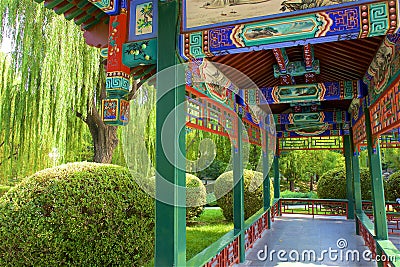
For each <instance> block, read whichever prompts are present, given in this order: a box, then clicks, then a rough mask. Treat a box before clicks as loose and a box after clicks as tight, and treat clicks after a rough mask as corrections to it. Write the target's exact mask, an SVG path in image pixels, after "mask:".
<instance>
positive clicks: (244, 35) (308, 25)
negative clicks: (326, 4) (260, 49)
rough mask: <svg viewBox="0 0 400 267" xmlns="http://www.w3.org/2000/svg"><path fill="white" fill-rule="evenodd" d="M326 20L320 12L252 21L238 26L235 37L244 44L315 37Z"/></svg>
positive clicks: (251, 44) (250, 44)
mask: <svg viewBox="0 0 400 267" xmlns="http://www.w3.org/2000/svg"><path fill="white" fill-rule="evenodd" d="M326 23H327V22H326V20H325V19H324V18H323V17H320V16H319V15H318V14H312V15H304V16H299V17H293V18H285V19H278V20H271V21H266V22H259V23H252V24H247V25H243V26H241V27H237V28H236V29H235V30H236V31H234V32H233V34H234V37H235V39H237V41H240V42H241V43H242V44H243V46H253V45H261V44H267V43H272V42H285V41H292V40H298V39H306V38H314V37H315V36H318V35H319V33H320V29H321V28H322V26H323V25H324V24H326Z"/></svg>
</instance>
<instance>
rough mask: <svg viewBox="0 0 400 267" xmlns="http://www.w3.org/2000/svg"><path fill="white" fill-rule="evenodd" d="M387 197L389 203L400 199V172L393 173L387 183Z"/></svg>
mask: <svg viewBox="0 0 400 267" xmlns="http://www.w3.org/2000/svg"><path fill="white" fill-rule="evenodd" d="M385 189H386V190H385V197H386V199H387V200H388V201H396V199H397V198H400V171H398V172H395V173H393V174H392V175H390V176H389V179H388V180H387V181H386V183H385Z"/></svg>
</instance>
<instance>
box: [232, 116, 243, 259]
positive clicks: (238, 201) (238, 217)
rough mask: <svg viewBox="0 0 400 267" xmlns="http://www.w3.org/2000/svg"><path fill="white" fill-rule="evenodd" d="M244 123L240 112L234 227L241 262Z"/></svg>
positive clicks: (235, 170)
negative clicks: (237, 237)
mask: <svg viewBox="0 0 400 267" xmlns="http://www.w3.org/2000/svg"><path fill="white" fill-rule="evenodd" d="M242 131H243V123H242V116H241V114H239V117H238V127H237V132H238V134H237V136H238V139H237V147H233V149H234V153H233V183H234V187H233V227H234V232H235V234H238V233H240V236H239V256H240V262H244V261H245V234H244V231H243V229H244V181H243V140H242Z"/></svg>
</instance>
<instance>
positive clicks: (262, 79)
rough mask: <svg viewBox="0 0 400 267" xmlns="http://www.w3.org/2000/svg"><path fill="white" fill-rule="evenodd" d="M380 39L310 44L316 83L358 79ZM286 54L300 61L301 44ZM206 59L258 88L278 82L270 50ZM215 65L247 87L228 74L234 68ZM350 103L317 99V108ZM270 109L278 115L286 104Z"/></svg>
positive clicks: (301, 78) (300, 79)
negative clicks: (315, 63) (317, 67)
mask: <svg viewBox="0 0 400 267" xmlns="http://www.w3.org/2000/svg"><path fill="white" fill-rule="evenodd" d="M384 38H385V37H384V36H376V37H369V38H363V39H355V40H345V41H339V42H328V43H321V44H315V45H313V49H314V57H315V59H317V60H319V62H320V74H317V75H316V82H318V83H323V82H339V81H348V80H360V79H362V78H363V76H364V75H365V73H366V72H367V69H368V67H369V65H370V64H371V62H372V59H373V58H374V56H375V54H376V52H377V50H378V48H379V46H380V45H381V43H382V41H383V39H384ZM286 53H287V56H288V58H289V61H290V62H293V61H304V58H303V46H293V47H288V48H286ZM210 60H211V61H213V62H217V63H221V64H224V65H227V66H229V67H232V68H234V69H237V70H239V71H241V72H243V73H244V74H246V75H247V76H248V77H249V78H250V79H251V80H252V81H253V82H254V83H255V84H256V85H257V86H258V87H259V88H265V87H273V86H278V85H280V80H279V78H275V77H274V72H273V65H275V64H277V60H276V58H275V56H274V53H273V50H272V49H271V50H261V51H254V52H248V53H239V54H228V55H222V56H215V57H213V58H211V59H210ZM219 68H220V69H221V71H223V73H224V74H225V75H226V76H227V77H228V78H230V79H232V80H235V82H236V83H238V84H237V85H238V87H241V88H246V87H247V86H248V81H245V80H237V79H235V78H234V77H232V75H233V73H234V71H233V70H231V69H230V68H227V67H224V66H219ZM294 80H295V84H305V83H306V81H305V77H304V76H297V77H294ZM350 103H351V100H340V101H324V102H321V108H322V109H323V110H331V109H338V110H348V108H349V105H350ZM270 108H271V110H272V112H273V113H275V114H279V113H283V112H285V111H289V110H290V104H287V103H280V104H272V105H270Z"/></svg>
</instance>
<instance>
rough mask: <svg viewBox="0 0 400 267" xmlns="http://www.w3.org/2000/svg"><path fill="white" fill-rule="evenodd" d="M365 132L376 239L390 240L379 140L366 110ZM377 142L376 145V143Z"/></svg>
mask: <svg viewBox="0 0 400 267" xmlns="http://www.w3.org/2000/svg"><path fill="white" fill-rule="evenodd" d="M364 113H365V131H366V133H367V142H368V158H369V170H370V174H371V180H372V193H373V194H372V202H373V209H374V225H375V235H376V239H379V240H386V239H388V229H387V223H386V206H385V194H384V189H383V178H382V165H381V155H380V147H379V139H377V140H374V138H373V137H372V131H371V117H370V114H369V110H368V109H365V111H364ZM374 141H375V143H374Z"/></svg>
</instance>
